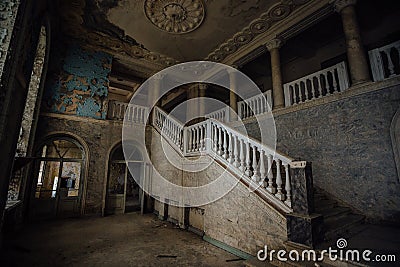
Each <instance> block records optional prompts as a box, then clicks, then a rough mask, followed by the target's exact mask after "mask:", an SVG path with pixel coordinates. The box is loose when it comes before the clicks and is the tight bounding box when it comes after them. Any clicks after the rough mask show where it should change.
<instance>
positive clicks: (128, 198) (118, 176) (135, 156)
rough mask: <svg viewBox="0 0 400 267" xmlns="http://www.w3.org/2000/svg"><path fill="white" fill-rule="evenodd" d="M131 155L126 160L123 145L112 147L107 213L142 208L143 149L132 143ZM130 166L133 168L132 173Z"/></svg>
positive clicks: (108, 178) (108, 175) (125, 211)
mask: <svg viewBox="0 0 400 267" xmlns="http://www.w3.org/2000/svg"><path fill="white" fill-rule="evenodd" d="M129 147H130V149H129V151H130V152H131V153H130V156H129V159H128V160H125V157H124V153H123V149H122V145H121V144H118V145H116V146H115V147H114V149H112V151H111V153H110V157H109V166H108V174H107V192H106V208H105V214H115V213H127V212H133V211H139V210H142V203H143V191H142V190H141V188H140V187H139V185H138V182H139V183H140V181H141V180H142V179H143V177H144V175H145V164H144V160H143V154H142V152H141V150H140V149H139V148H138V147H137V146H135V145H134V144H131V145H130V146H129ZM128 166H129V167H130V168H131V169H132V170H133V172H132V173H131V172H130V171H129V169H128Z"/></svg>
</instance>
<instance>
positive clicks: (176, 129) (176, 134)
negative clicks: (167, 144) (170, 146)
mask: <svg viewBox="0 0 400 267" xmlns="http://www.w3.org/2000/svg"><path fill="white" fill-rule="evenodd" d="M178 130H179V129H178V126H177V125H174V143H175V144H176V145H178V146H179V139H178Z"/></svg>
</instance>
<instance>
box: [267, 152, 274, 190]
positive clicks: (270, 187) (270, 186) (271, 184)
mask: <svg viewBox="0 0 400 267" xmlns="http://www.w3.org/2000/svg"><path fill="white" fill-rule="evenodd" d="M267 158H268V174H267V177H268V188H267V190H268V192H270V193H272V194H275V193H276V188H275V187H274V180H273V179H274V174H273V172H272V155H268V156H267Z"/></svg>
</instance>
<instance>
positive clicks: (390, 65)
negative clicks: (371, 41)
mask: <svg viewBox="0 0 400 267" xmlns="http://www.w3.org/2000/svg"><path fill="white" fill-rule="evenodd" d="M391 50H392V47H389V48H388V49H386V51H383V53H385V54H386V56H387V60H388V70H389V77H393V76H395V75H396V73H395V67H394V63H393V60H392V56H391V55H390V51H391Z"/></svg>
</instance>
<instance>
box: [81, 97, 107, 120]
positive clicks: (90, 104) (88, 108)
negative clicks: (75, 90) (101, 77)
mask: <svg viewBox="0 0 400 267" xmlns="http://www.w3.org/2000/svg"><path fill="white" fill-rule="evenodd" d="M99 112H101V106H100V105H99V104H98V103H96V101H95V100H94V99H93V98H87V99H86V100H85V101H84V102H83V104H78V108H77V111H76V113H77V115H78V116H82V117H92V118H96V119H100V118H101V117H100V116H98V115H97V114H98V113H99Z"/></svg>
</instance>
